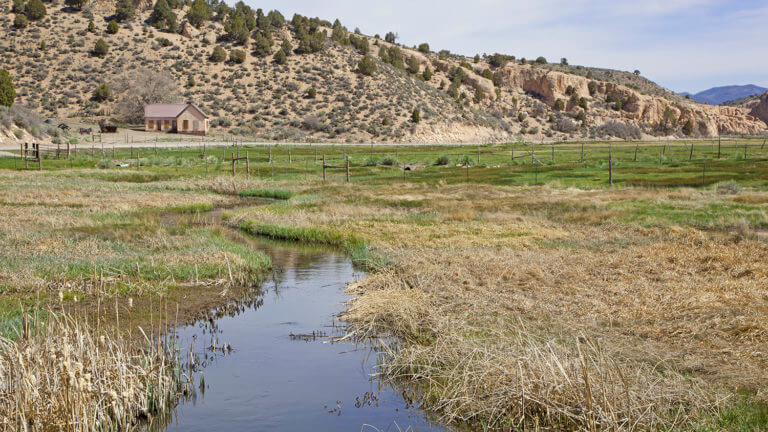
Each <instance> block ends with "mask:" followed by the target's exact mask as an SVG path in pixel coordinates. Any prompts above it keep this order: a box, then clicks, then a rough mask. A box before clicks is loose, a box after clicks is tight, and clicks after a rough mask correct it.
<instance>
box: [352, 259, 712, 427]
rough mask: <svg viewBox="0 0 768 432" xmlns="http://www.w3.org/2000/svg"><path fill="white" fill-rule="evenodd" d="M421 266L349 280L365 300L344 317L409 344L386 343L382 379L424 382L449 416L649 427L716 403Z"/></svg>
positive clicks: (492, 422)
mask: <svg viewBox="0 0 768 432" xmlns="http://www.w3.org/2000/svg"><path fill="white" fill-rule="evenodd" d="M410 258H414V257H413V256H411V257H410ZM432 259H434V257H432ZM406 261H407V260H406ZM421 264H423V262H422V263H421ZM416 267H417V266H412V265H402V266H399V268H398V267H395V268H394V269H393V270H389V271H385V272H382V273H379V274H376V275H373V276H372V277H370V278H369V279H367V280H365V281H363V282H361V283H360V284H358V285H355V286H351V287H350V289H349V291H350V292H351V293H352V294H355V295H357V296H358V297H357V298H356V299H355V300H354V301H353V302H351V303H350V307H349V308H348V310H347V312H346V313H345V315H344V319H345V320H347V321H348V323H349V324H350V332H351V333H350V335H351V336H354V337H356V338H369V337H376V336H378V335H382V334H388V335H393V336H396V337H397V338H398V339H399V340H401V341H403V343H402V344H398V345H397V346H388V347H387V348H389V350H388V356H387V358H386V359H385V361H384V363H383V364H382V370H381V374H382V376H384V377H386V378H388V379H392V380H394V381H397V382H399V383H405V384H406V385H407V387H408V388H415V389H419V390H418V392H417V397H418V398H419V400H420V401H421V402H422V403H423V404H424V405H425V407H427V408H428V409H430V410H434V411H436V412H438V413H440V414H441V415H442V416H443V419H444V420H445V421H449V422H468V423H470V424H475V425H483V426H484V427H486V428H490V429H501V430H509V429H519V428H530V427H533V428H536V427H543V428H545V429H546V428H558V429H560V428H564V429H569V430H570V429H580V430H581V429H584V430H647V429H655V428H672V427H676V426H683V425H687V424H689V422H691V421H693V418H694V417H695V416H696V415H698V414H699V413H700V411H699V410H702V409H706V407H715V406H716V405H717V403H718V401H719V399H718V397H719V393H718V392H717V391H715V390H714V388H713V387H712V386H709V385H707V384H705V383H704V381H702V380H700V379H694V378H688V377H685V376H683V375H682V374H681V373H679V372H677V371H676V370H675V369H674V367H673V366H672V365H668V364H665V363H664V362H659V363H658V364H653V363H649V362H641V361H634V360H631V359H628V358H624V357H620V356H618V355H615V354H614V353H613V352H611V351H610V350H608V349H606V348H605V347H604V346H603V345H602V343H601V341H600V340H599V339H597V338H591V337H589V336H585V335H584V334H580V335H578V336H574V335H569V334H557V335H541V336H539V335H537V333H539V332H540V331H541V330H540V329H538V328H528V327H527V325H526V323H525V322H524V318H523V317H518V319H516V320H510V319H509V317H504V316H503V315H502V314H500V311H499V308H488V307H482V308H479V307H478V306H480V305H479V303H486V302H487V303H492V302H494V301H496V300H498V299H494V298H492V297H493V294H489V293H483V292H482V291H480V290H478V289H476V288H475V287H472V286H469V285H464V286H463V287H454V286H444V285H443V286H440V287H432V286H429V284H430V282H433V277H431V276H430V275H429V274H427V273H426V272H425V273H418V272H416V271H415V268H416ZM428 271H429V269H427V272H428ZM422 284H424V285H422ZM456 290H466V291H470V292H472V294H471V295H462V294H458V293H457V292H456ZM437 291H441V292H437ZM481 295H485V296H486V298H484V299H478V301H476V302H475V303H477V304H472V303H473V300H472V298H473V297H477V296H481ZM503 307H504V306H503V305H502V309H503Z"/></svg>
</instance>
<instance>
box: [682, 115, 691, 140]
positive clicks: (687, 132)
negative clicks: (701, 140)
mask: <svg viewBox="0 0 768 432" xmlns="http://www.w3.org/2000/svg"><path fill="white" fill-rule="evenodd" d="M683 133H684V134H685V136H691V135H692V134H693V121H692V120H691V119H688V121H686V122H685V124H684V125H683Z"/></svg>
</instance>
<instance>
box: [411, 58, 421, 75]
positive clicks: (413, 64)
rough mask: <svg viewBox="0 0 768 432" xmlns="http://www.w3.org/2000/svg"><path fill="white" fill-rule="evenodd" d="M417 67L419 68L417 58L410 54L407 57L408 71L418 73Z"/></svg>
mask: <svg viewBox="0 0 768 432" xmlns="http://www.w3.org/2000/svg"><path fill="white" fill-rule="evenodd" d="M419 69H421V64H420V63H419V59H417V58H416V56H410V57H409V58H408V73H411V74H414V75H415V74H417V73H419Z"/></svg>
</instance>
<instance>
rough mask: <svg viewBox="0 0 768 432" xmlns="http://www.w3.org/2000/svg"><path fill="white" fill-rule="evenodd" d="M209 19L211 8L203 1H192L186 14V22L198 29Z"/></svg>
mask: <svg viewBox="0 0 768 432" xmlns="http://www.w3.org/2000/svg"><path fill="white" fill-rule="evenodd" d="M209 19H211V7H210V6H209V5H208V2H206V1H205V0H194V1H193V2H192V5H190V7H189V12H187V21H189V23H190V24H192V25H193V26H195V27H197V28H200V26H201V25H203V23H204V22H206V21H208V20H209Z"/></svg>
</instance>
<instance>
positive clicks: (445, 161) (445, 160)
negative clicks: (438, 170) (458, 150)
mask: <svg viewBox="0 0 768 432" xmlns="http://www.w3.org/2000/svg"><path fill="white" fill-rule="evenodd" d="M450 164H451V158H450V157H448V155H442V156H440V157H439V158H437V160H436V161H435V165H441V166H445V165H450Z"/></svg>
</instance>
